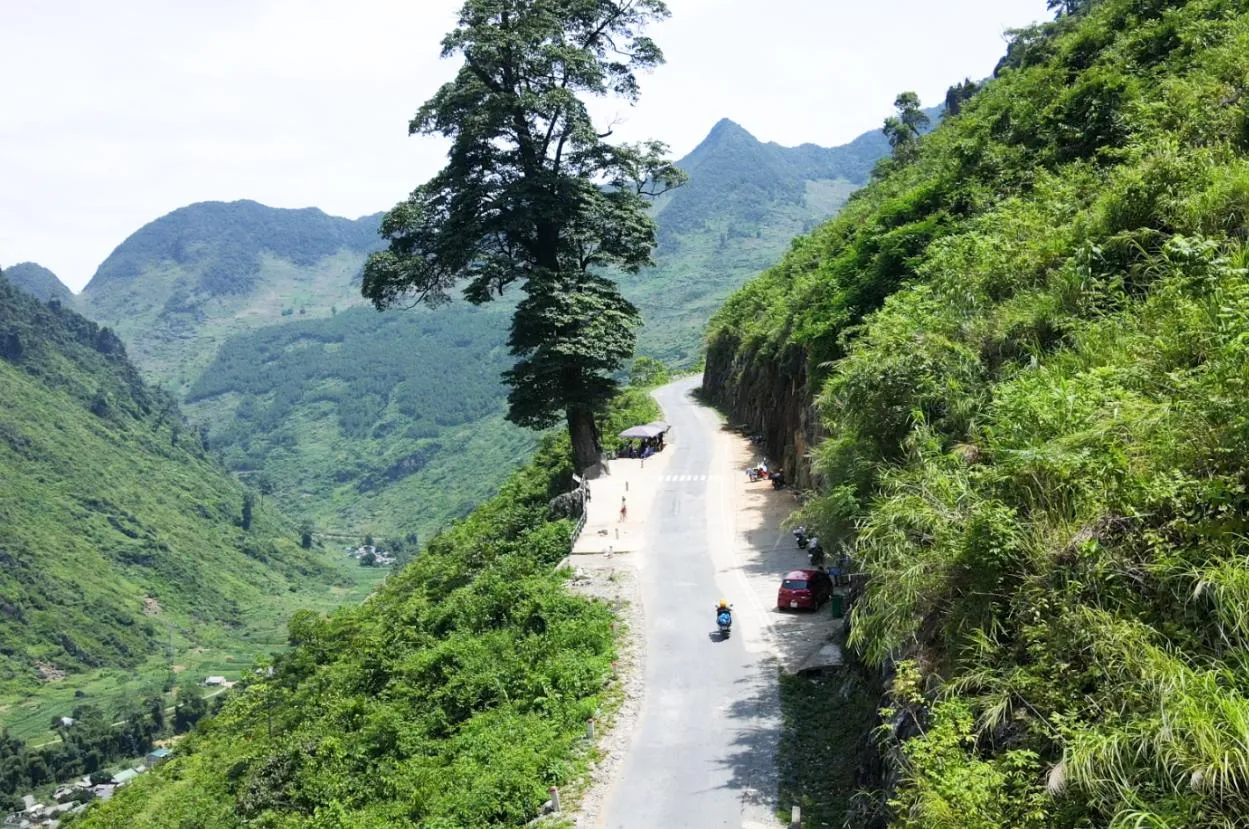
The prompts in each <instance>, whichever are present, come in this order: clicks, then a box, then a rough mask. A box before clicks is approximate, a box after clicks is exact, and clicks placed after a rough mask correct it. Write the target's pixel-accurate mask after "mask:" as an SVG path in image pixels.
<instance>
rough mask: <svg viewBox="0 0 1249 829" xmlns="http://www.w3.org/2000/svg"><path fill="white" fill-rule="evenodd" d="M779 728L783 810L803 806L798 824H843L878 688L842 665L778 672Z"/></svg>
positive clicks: (786, 814) (784, 816)
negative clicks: (817, 672) (826, 670)
mask: <svg viewBox="0 0 1249 829" xmlns="http://www.w3.org/2000/svg"><path fill="white" fill-rule="evenodd" d="M780 687H781V716H782V719H783V730H782V732H781V742H780V748H779V750H778V752H777V771H778V777H779V783H780V792H779V794H780V805H781V812H780V813H778V817H780V818H781V820H782V821H783V822H785V823H786V824H787V823H788V821H789V818H790V811H789V810H790V807H791V806H793V805H795V804H796V805H798V806H800V807H801V808H802V825H803V826H804V827H806V829H815V828H816V827H838V828H840V827H842V826H844V825H845V820H846V814H847V810H848V809H849V807H850V805H851V802H850V801H851V799H852V798H853V797H854V795H855V793H856V791H857V786H856V782H855V781H856V776H857V772H858V768H859V763H860V758H861V757H862V755H863V749H864V745H865V743H864V741H865V740H866V739H868V736H867V735H868V734H869V732H870V731H871V728H872V726H873V725H874V724H875V721H876V708H877V706H878V705H879V703H880V690H879V688H877V687H872V685H871V684H869V683H868V682H866V681H864V680H863V679H862V678H860V677H859V676H858V675H857V674H854V673H852V672H850V671H847V670H845V669H843V670H840V671H838V672H837V673H835V674H829V675H826V676H819V677H812V678H808V677H805V676H792V675H788V674H785V673H782V674H781V677H780Z"/></svg>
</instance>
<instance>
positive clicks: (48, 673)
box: [35, 662, 67, 682]
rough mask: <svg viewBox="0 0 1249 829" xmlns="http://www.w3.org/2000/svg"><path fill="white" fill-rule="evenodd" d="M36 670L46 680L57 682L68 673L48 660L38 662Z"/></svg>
mask: <svg viewBox="0 0 1249 829" xmlns="http://www.w3.org/2000/svg"><path fill="white" fill-rule="evenodd" d="M35 670H36V671H38V672H39V678H40V679H42V680H43V681H44V682H56V681H58V680H62V679H64V678H65V677H66V675H67V674H66V673H65V671H62V670H61V669H60V668H58V667H56V666H55V665H50V664H48V663H47V662H36V663H35Z"/></svg>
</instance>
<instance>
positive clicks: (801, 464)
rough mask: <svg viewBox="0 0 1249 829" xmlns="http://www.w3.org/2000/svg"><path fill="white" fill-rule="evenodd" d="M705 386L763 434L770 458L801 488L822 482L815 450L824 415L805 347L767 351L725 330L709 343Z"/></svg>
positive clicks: (723, 405) (734, 416)
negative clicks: (818, 477)
mask: <svg viewBox="0 0 1249 829" xmlns="http://www.w3.org/2000/svg"><path fill="white" fill-rule="evenodd" d="M702 389H703V394H704V395H705V397H706V398H707V399H708V400H710V401H711V402H712V403H714V404H715V405H717V406H719V407H720V408H722V409H723V410H725V411H726V412H727V413H728V415H729V417H730V419H731V420H732V421H733V422H734V423H744V424H747V425H749V426H750V428H751V430H752V431H753V432H754V433H755V434H759V435H762V436H763V439H764V444H763V445H764V448H765V449H766V451H767V455H768V458H769V459H770V460H771V461H773V462H774V463H777V464H780V466H781V468H782V469H783V470H784V472H785V477H786V478H787V479H789V480H790V481H793V482H794V484H795V485H796V486H797V487H799V488H801V489H810V488H812V487H814V486H816V485H817V483H818V482H817V481H816V480H815V476H814V475H813V470H812V464H811V458H810V450H811V448H812V447H814V446H815V445H816V444H817V443H818V442H819V439H820V437H821V433H820V420H819V417H818V416H817V413H816V410H815V404H814V401H813V386H812V384H811V377H810V372H809V371H808V365H807V354H806V352H805V351H804V350H803V349H802V348H800V347H797V346H792V345H791V346H787V347H786V348H785V349H784V350H783V351H781V352H780V353H779V354H775V355H772V354H761V353H759V352H758V351H755V350H752V349H749V348H743V347H742V343H741V341H740V339H738V338H737V337H735V336H733V335H732V334H731V333H727V332H722V333H721V334H719V335H718V336H717V338H716V339H715V340H713V341H712V342H711V343H710V344H709V346H708V349H707V365H706V368H705V369H704V371H703V384H702Z"/></svg>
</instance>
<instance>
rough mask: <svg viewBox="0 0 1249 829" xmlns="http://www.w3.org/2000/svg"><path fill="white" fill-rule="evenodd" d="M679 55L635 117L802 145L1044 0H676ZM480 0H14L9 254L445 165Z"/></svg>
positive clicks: (379, 192)
mask: <svg viewBox="0 0 1249 829" xmlns="http://www.w3.org/2000/svg"><path fill="white" fill-rule="evenodd" d="M669 5H670V7H671V9H672V18H671V19H670V20H668V21H666V22H665V23H662V24H660V25H659V26H657V27H655V28H654V29H653V30H652V32H651V33H652V34H653V35H654V37H655V38H656V39H657V40H658V41H659V44H660V46H661V47H662V48H663V49H664V51H665V53H666V55H667V58H668V64H667V65H666V66H665V67H663V68H662V69H660V70H658V71H656V72H654V73H653V74H651V75H648V76H646V77H644V78H643V89H642V100H641V103H640V104H639V105H638V106H637V107H636V108H632V109H631V108H629V107H627V106H625V105H623V104H619V105H615V104H613V105H609V106H608V107H607V108H606V109H601V110H600V111H602V112H603V113H604V115H605V116H608V117H610V116H619V117H621V118H623V122H622V124H621V125H620V126H618V127H617V129H616V135H617V136H619V137H621V138H624V139H629V140H632V139H637V138H646V137H654V138H659V139H661V140H664V141H667V142H668V143H669V144H670V145H671V146H672V149H673V153H674V155H675V156H677V157H679V156H681V155H683V154H685V153H687V152H689V151H690V150H691V149H693V148H694V146H695V145H697V144H698V142H699V141H700V140H701V139H702V138H703V137H704V136H705V135H706V133H707V131H708V130H709V129H710V128H711V126H712V125H713V124H714V123H715V122H716V121H717V120H719V119H720V118H722V117H728V118H732V119H733V120H735V121H737V122H738V123H740V124H742V125H743V126H745V127H746V129H748V130H750V131H751V132H752V133H754V134H755V135H756V136H758V137H759V138H761V139H763V140H766V141H776V142H778V143H780V144H786V145H793V144H801V143H804V142H813V143H816V144H822V145H825V146H834V145H837V144H842V143H845V142H846V141H849V140H850V139H852V138H854V137H855V136H856V135H858V134H860V133H862V132H865V131H867V130H869V129H874V128H877V127H878V126H879V125H880V122H881V119H882V118H884V116H885V115H887V114H888V113H889V111H890V109H891V104H892V101H893V98H894V96H895V95H896V94H897V93H898V92H900V91H902V90H905V89H914V90H915V91H917V92H918V93H919V94H920V97H921V98H922V99H923V101H924V103H925V105H932V104H935V103H938V102H939V101H940V100H941V99H942V98H943V96H944V94H945V90H946V88H947V87H948V86H949V85H950V84H952V83H954V82H956V81H959V80H961V79H962V78H963V77H965V76H970V77H973V78H976V77H983V76H985V75H987V74H989V72H990V71H991V70H992V68H993V65H994V64H995V63H996V62H997V59H998V58H999V57H1000V56H1001V54H1002V53H1003V51H1004V48H1005V44H1004V40H1003V34H1004V32H1005V31H1006V30H1007V29H1009V28H1014V27H1019V26H1023V25H1027V24H1028V23H1031V22H1034V21H1036V20H1040V19H1044V18H1045V17H1046V16H1047V13H1046V11H1045V0H943V2H939V3H937V2H933V0H873V2H866V3H865V2H863V0H669ZM459 6H460V0H352V1H351V2H343V0H211V2H209V0H202V1H201V0H195V1H194V2H193V1H192V0H112V2H107V3H105V2H99V0H58V2H55V3H37V2H31V0H0V77H2V78H3V79H4V80H3V82H2V83H0V266H4V265H11V264H15V263H17V262H22V261H27V260H31V261H36V262H39V263H40V264H42V265H44V266H46V267H49V268H51V269H52V270H53V271H55V272H56V273H57V275H58V276H60V277H61V279H63V280H64V281H65V282H66V283H68V284H69V285H70V287H72V288H74V289H75V290H79V289H81V288H82V286H83V285H85V284H86V282H87V280H88V279H90V277H91V275H92V274H93V273H94V272H95V268H96V266H98V265H99V264H100V262H102V261H103V260H104V258H105V257H106V256H108V254H109V253H110V252H111V251H112V250H113V248H115V247H116V246H117V245H118V244H120V243H121V242H122V240H124V239H125V238H126V237H127V236H128V235H129V234H131V233H133V232H134V231H135V230H137V229H138V228H139V227H141V226H142V225H143V224H145V223H146V222H148V221H151V220H152V219H155V218H157V217H158V216H161V215H163V214H165V213H168V212H169V211H171V210H173V209H175V208H177V207H181V206H183V205H185V204H189V203H191V202H195V201H205V200H211V199H221V200H232V199H241V198H249V199H255V200H257V201H260V202H263V203H265V204H269V205H273V206H276V207H308V206H315V207H320V208H321V209H323V210H325V211H326V212H328V213H332V214H336V215H342V216H349V217H352V218H355V217H358V216H361V215H364V214H367V213H373V212H376V211H378V210H384V209H387V208H389V207H390V206H391V205H392V204H393V203H394V202H395V201H397V200H398V199H400V198H402V197H403V196H404V195H405V194H406V193H407V192H408V191H409V190H411V189H412V187H413V186H414V185H416V184H418V183H419V182H421V181H423V180H424V179H426V178H428V177H429V176H430V175H431V174H432V173H433V172H434V171H435V170H437V169H438V167H440V166H441V163H442V160H443V156H442V153H443V152H444V147H443V145H442V144H441V143H440V142H439V141H438V140H435V139H432V138H422V137H414V138H409V137H408V136H407V122H408V119H409V118H410V116H411V115H412V113H413V112H415V110H416V108H417V107H418V106H419V105H420V103H421V102H422V101H424V100H425V98H427V97H428V96H429V95H430V93H432V92H433V91H434V90H435V89H436V88H437V86H438V85H439V84H440V83H441V82H443V81H444V80H446V79H447V77H449V75H450V74H451V73H452V72H454V70H455V68H456V67H455V64H454V63H453V62H451V61H441V60H439V58H438V54H439V51H440V50H439V41H440V39H441V38H442V35H443V34H444V33H445V32H446V31H447V30H448V29H449V28H451V26H452V25H453V24H454V21H455V19H456V12H457V10H458V8H459Z"/></svg>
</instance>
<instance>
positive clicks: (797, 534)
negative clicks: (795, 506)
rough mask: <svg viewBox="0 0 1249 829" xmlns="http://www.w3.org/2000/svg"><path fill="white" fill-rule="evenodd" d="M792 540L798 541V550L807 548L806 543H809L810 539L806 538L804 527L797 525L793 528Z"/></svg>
mask: <svg viewBox="0 0 1249 829" xmlns="http://www.w3.org/2000/svg"><path fill="white" fill-rule="evenodd" d="M794 541H795V542H797V543H798V549H799V550H805V549H807V545H808V544H810V543H811V539H809V538H807V528H806V527H798V528H797V529H795V530H794Z"/></svg>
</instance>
